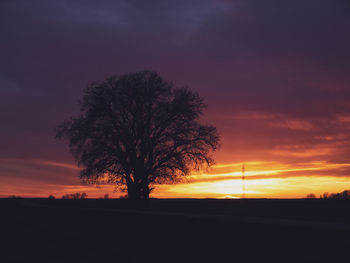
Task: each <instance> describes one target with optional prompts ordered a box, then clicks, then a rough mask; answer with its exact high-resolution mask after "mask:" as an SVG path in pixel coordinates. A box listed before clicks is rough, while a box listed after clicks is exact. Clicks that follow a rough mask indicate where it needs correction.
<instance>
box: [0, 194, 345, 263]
mask: <svg viewBox="0 0 350 263" xmlns="http://www.w3.org/2000/svg"><path fill="white" fill-rule="evenodd" d="M0 207H1V225H0V226H1V228H0V229H1V230H0V235H1V240H0V242H1V244H0V245H1V246H0V250H1V255H0V262H270V261H277V262H336V261H338V260H341V261H342V262H349V251H350V246H349V245H350V243H349V241H350V235H349V234H350V209H349V208H350V202H348V201H346V200H344V201H342V200H338V201H334V200H333V201H332V200H257V199H255V200H254V199H252V200H211V199H208V200H192V199H189V200H156V199H155V200H152V201H151V207H150V208H149V209H144V210H128V209H126V200H112V199H110V200H93V199H88V200H61V199H58V200H48V199H0Z"/></svg>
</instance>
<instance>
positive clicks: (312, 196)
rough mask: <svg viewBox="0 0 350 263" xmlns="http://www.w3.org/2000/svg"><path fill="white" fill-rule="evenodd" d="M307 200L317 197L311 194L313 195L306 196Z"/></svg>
mask: <svg viewBox="0 0 350 263" xmlns="http://www.w3.org/2000/svg"><path fill="white" fill-rule="evenodd" d="M306 198H307V199H316V195H315V194H312V193H311V194H308V195H306Z"/></svg>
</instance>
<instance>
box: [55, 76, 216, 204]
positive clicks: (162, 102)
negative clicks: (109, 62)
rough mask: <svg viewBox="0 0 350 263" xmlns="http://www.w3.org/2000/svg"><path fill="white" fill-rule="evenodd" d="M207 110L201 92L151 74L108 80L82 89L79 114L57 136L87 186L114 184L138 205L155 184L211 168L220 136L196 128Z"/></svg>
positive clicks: (206, 128) (212, 130)
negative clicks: (78, 166) (71, 157)
mask: <svg viewBox="0 0 350 263" xmlns="http://www.w3.org/2000/svg"><path fill="white" fill-rule="evenodd" d="M205 108H206V105H205V104H204V103H203V100H202V98H201V97H200V96H199V95H198V93H196V92H193V91H191V90H189V89H187V88H174V87H173V85H172V84H171V83H169V82H166V81H164V80H163V79H162V78H161V77H160V76H159V75H158V74H157V73H154V72H149V71H143V72H137V73H135V74H127V75H123V76H121V77H111V78H108V79H106V80H105V81H104V82H101V83H94V84H92V85H90V86H89V87H88V88H87V89H86V90H85V94H84V97H83V100H82V102H81V109H80V112H81V114H80V116H79V117H77V118H72V119H71V120H69V121H66V122H64V123H63V124H62V125H61V126H59V128H58V131H57V137H58V138H66V139H68V140H69V146H70V151H71V152H72V154H73V156H74V157H75V159H76V160H77V162H78V165H80V166H82V167H83V169H82V171H81V173H80V177H81V178H82V179H83V180H84V181H85V182H88V183H100V182H101V181H104V180H105V181H107V182H109V183H115V184H117V185H118V186H120V187H121V189H122V190H127V192H128V199H129V200H130V201H131V203H132V204H134V205H135V204H137V203H140V202H143V201H147V200H148V198H149V193H150V192H151V190H152V189H153V187H154V185H156V184H163V183H168V182H176V181H177V179H178V178H180V177H182V176H186V175H188V174H189V172H190V170H191V169H192V168H199V167H200V166H202V165H203V164H205V165H207V166H209V165H211V164H212V163H213V159H212V158H211V157H210V155H209V153H210V152H211V151H214V150H215V149H216V148H217V147H218V143H219V136H218V134H217V131H216V128H215V127H214V126H210V125H204V124H201V123H200V122H199V118H200V116H201V115H202V112H203V110H204V109H205Z"/></svg>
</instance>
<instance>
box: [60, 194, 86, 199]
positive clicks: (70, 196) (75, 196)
mask: <svg viewBox="0 0 350 263" xmlns="http://www.w3.org/2000/svg"><path fill="white" fill-rule="evenodd" d="M86 198H87V194H86V193H81V194H80V193H75V194H65V195H62V199H86Z"/></svg>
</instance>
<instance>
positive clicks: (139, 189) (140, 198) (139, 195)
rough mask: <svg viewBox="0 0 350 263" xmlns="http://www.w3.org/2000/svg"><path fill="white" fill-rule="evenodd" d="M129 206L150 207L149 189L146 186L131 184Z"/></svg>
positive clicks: (129, 186) (129, 187)
mask: <svg viewBox="0 0 350 263" xmlns="http://www.w3.org/2000/svg"><path fill="white" fill-rule="evenodd" d="M128 205H129V207H130V208H144V207H148V206H149V187H148V185H144V184H137V183H131V184H129V185H128Z"/></svg>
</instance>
